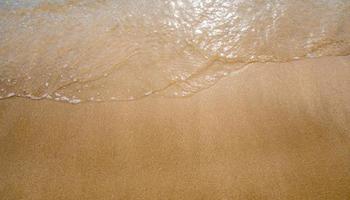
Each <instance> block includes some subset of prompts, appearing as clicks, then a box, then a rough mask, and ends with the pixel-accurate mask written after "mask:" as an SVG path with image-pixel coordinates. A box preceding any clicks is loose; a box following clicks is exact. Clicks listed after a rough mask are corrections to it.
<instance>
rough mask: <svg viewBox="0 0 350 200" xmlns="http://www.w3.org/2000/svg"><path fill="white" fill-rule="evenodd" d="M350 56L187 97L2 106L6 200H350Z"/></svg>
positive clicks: (2, 195) (295, 65)
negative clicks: (76, 103) (77, 103)
mask: <svg viewBox="0 0 350 200" xmlns="http://www.w3.org/2000/svg"><path fill="white" fill-rule="evenodd" d="M349 77H350V57H349V56H347V57H324V58H319V59H306V60H301V61H295V62H290V63H267V64H252V65H250V66H249V67H248V68H247V70H245V71H243V72H241V73H239V74H236V75H232V76H229V77H227V78H224V79H223V80H221V81H220V82H219V83H218V84H216V85H215V86H213V87H211V88H209V89H207V90H204V91H202V92H199V93H198V94H195V95H194V96H191V97H186V98H164V97H149V98H145V99H142V100H137V101H131V102H104V103H85V104H79V105H71V104H67V103H61V102H54V101H48V100H41V101H35V100H29V99H23V98H10V99H7V100H1V101H0V161H1V162H0V199H4V200H5V199H6V200H17V199H26V200H29V199H30V200H49V199H64V200H69V199H72V200H78V199H82V200H90V199H91V200H108V199H124V200H127V199H152V200H155V199H178V200H179V199H193V200H194V199H198V200H199V199H244V200H246V199H259V200H260V199H269V200H273V199H283V200H289V199H300V200H301V199H318V200H321V199H332V200H337V199H339V200H345V199H350V148H349V147H350V93H349V89H350V79H349Z"/></svg>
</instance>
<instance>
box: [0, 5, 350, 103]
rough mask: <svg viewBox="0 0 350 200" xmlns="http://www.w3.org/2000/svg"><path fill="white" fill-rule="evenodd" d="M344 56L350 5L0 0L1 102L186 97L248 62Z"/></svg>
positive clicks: (349, 39)
mask: <svg viewBox="0 0 350 200" xmlns="http://www.w3.org/2000/svg"><path fill="white" fill-rule="evenodd" d="M349 54H350V1H348V0H308V1H292V0H265V1H258V0H245V1H241V0H216V1H215V0H212V1H210V0H206V1H200V0H168V1H164V0H141V1H140V0H139V1H136V0H131V1H130V0H118V1H111V0H99V1H93V0H80V1H79V0H55V1H53V0H52V1H44V0H31V1H24V0H15V1H5V0H0V99H1V98H9V97H12V96H21V97H29V98H32V99H43V98H47V99H53V100H57V101H64V102H70V103H80V102H85V101H106V100H119V101H122V100H123V101H124V100H134V99H139V98H143V97H146V96H149V95H152V94H156V95H163V96H170V97H176V96H180V97H182V96H189V95H192V94H194V93H196V92H198V91H200V90H202V89H204V88H208V87H210V86H211V85H213V84H215V83H216V82H217V81H218V80H220V79H221V78H222V77H224V76H226V75H228V74H230V73H232V72H239V71H240V70H242V69H244V68H245V67H246V66H247V65H248V64H249V63H254V62H288V61H292V60H297V59H303V58H314V57H320V56H329V55H334V56H337V55H349Z"/></svg>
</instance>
